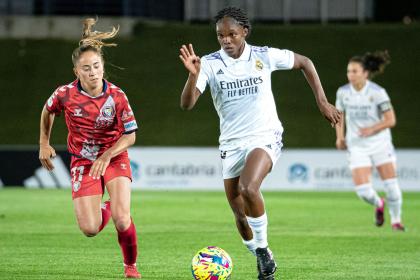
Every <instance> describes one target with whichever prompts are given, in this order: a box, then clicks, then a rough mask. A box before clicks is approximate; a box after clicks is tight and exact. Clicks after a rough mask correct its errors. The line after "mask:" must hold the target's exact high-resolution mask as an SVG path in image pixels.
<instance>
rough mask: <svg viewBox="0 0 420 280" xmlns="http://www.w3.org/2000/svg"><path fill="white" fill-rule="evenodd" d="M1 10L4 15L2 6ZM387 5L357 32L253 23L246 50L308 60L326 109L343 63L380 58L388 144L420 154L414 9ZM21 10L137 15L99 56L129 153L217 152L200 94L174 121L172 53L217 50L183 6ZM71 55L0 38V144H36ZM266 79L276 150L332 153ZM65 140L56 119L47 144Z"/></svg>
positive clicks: (350, 27)
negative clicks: (283, 52) (277, 123)
mask: <svg viewBox="0 0 420 280" xmlns="http://www.w3.org/2000/svg"><path fill="white" fill-rule="evenodd" d="M3 2H4V1H3ZM5 2H6V3H9V6H7V5H6V8H9V12H11V13H12V12H13V11H11V10H10V9H11V7H12V6H11V4H10V3H11V2H12V1H5ZM391 2H392V1H373V3H374V5H375V6H374V9H373V11H374V14H373V17H372V18H369V19H367V24H359V23H357V22H355V20H353V21H351V20H350V21H341V22H332V23H330V24H320V23H319V22H310V23H308V22H305V21H296V22H293V23H292V24H288V25H284V24H282V23H281V22H278V23H274V22H272V21H269V22H267V21H255V22H254V30H253V32H252V35H251V37H250V39H249V40H248V42H249V43H251V44H254V45H265V44H269V45H271V46H275V47H278V48H289V49H291V50H293V51H295V52H298V53H302V54H304V55H306V56H308V57H310V58H311V59H312V60H313V61H314V63H315V65H316V67H317V69H318V72H319V75H320V77H321V80H322V82H323V85H324V88H325V90H326V93H327V96H328V98H329V100H330V101H331V102H334V101H335V92H336V89H337V88H338V87H339V86H340V85H342V84H344V83H346V82H347V81H346V63H347V60H348V58H349V57H351V56H352V55H355V54H363V53H365V52H366V51H375V50H382V49H387V50H388V51H389V53H390V55H391V64H390V65H389V66H388V67H387V69H386V71H385V74H384V75H380V76H378V77H377V78H376V79H375V81H377V82H378V83H379V84H381V85H382V86H384V87H385V88H386V89H387V90H388V93H389V95H390V97H391V99H392V102H393V105H394V107H395V110H396V115H397V120H398V125H397V126H396V127H395V128H394V129H393V136H394V143H395V145H396V147H399V148H407V147H420V140H419V138H418V135H420V125H419V120H420V110H419V109H418V108H419V104H420V94H419V89H420V79H418V73H420V63H419V62H420V51H419V50H420V36H419V34H420V24H419V23H418V22H417V21H418V17H419V10H420V9H419V3H420V2H419V1H408V0H405V1H398V5H397V8H396V7H395V6H394V5H391V4H389V3H391ZM127 7H128V8H127ZM31 11H32V12H33V13H34V14H35V15H36V16H41V15H42V16H44V15H48V14H49V15H66V16H71V15H75V14H78V15H98V16H99V17H101V16H109V15H111V16H123V15H126V14H128V15H129V16H135V17H136V16H138V17H139V21H138V23H137V24H136V26H135V27H134V36H132V37H131V38H120V39H118V41H117V42H118V43H119V46H118V47H117V48H115V49H108V50H106V60H107V62H108V64H107V67H106V70H107V73H108V78H109V79H110V80H111V81H112V82H115V83H116V84H118V85H120V86H121V87H122V88H123V89H124V90H125V91H126V92H127V94H128V96H129V98H130V102H131V104H132V106H133V107H134V108H135V112H136V117H137V119H138V121H139V123H140V126H141V128H140V132H139V138H138V141H137V145H142V146H160V145H164V146H216V145H217V144H218V143H217V137H218V119H217V116H216V113H215V111H214V108H213V105H212V101H211V97H210V95H209V94H208V92H207V93H206V94H205V95H204V96H203V97H202V98H200V99H201V100H200V102H199V103H198V106H197V107H196V108H195V109H194V110H193V112H191V113H188V114H186V113H184V112H182V111H181V109H180V108H179V105H178V104H179V95H180V92H181V90H182V88H183V85H184V81H185V78H186V76H187V73H186V71H185V70H184V69H183V66H182V64H181V63H180V61H179V58H178V52H179V47H180V45H181V44H183V43H189V42H191V43H193V44H194V46H195V48H196V51H197V53H198V54H199V55H203V54H206V53H209V52H212V51H214V50H216V49H218V44H217V41H216V36H215V32H214V26H213V25H212V24H210V23H209V22H200V23H196V24H184V23H181V22H180V19H181V18H182V17H183V11H184V9H183V1H181V0H176V1H175V0H173V1H115V0H113V1H41V0H37V1H34V6H33V9H32V10H31ZM3 12H7V9H5V10H4V9H3ZM17 12H19V11H17ZM9 16H13V15H9ZM151 19H153V20H151ZM162 19H165V21H162ZM407 20H408V21H407ZM5 22H7V21H5ZM404 22H405V23H404ZM407 23H409V24H407ZM74 28H79V27H78V26H75V27H74ZM76 46H77V39H74V40H64V39H63V40H60V39H44V40H40V39H12V38H1V39H0V48H1V52H0V61H1V67H0V77H1V82H0V116H1V130H0V144H1V145H19V144H25V145H31V144H37V142H38V133H39V115H40V112H41V109H42V106H43V103H44V101H45V100H46V99H47V98H48V97H49V95H50V94H51V93H52V92H53V91H54V90H55V88H56V87H57V86H58V85H61V84H65V83H67V82H70V81H72V80H73V79H74V75H73V72H72V64H71V59H70V54H71V52H72V50H73V49H74V48H75V47H76ZM120 68H123V69H122V70H121V69H120ZM272 80H273V91H274V95H275V98H276V102H277V108H278V112H279V116H280V119H281V120H282V122H283V124H284V126H285V134H284V142H285V147H325V148H327V147H328V148H333V147H334V142H335V132H334V130H332V129H331V127H330V126H329V124H328V123H327V122H326V121H325V120H323V119H322V117H321V116H320V114H319V112H318V111H317V108H316V105H315V102H314V98H313V96H312V93H311V91H310V89H309V87H308V85H307V84H306V82H305V80H304V78H303V75H301V73H299V72H298V71H283V72H275V73H274V74H273V77H272ZM65 136H66V129H65V125H64V121H62V120H61V119H58V120H57V121H56V123H55V128H54V131H53V135H52V141H51V142H52V143H55V144H63V145H64V144H65V141H66V137H65Z"/></svg>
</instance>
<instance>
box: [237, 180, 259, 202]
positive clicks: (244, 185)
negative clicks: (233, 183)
mask: <svg viewBox="0 0 420 280" xmlns="http://www.w3.org/2000/svg"><path fill="white" fill-rule="evenodd" d="M239 192H240V193H241V195H242V197H244V198H245V199H247V200H248V199H252V198H253V197H255V196H256V195H258V193H259V189H258V183H257V182H254V181H249V182H239Z"/></svg>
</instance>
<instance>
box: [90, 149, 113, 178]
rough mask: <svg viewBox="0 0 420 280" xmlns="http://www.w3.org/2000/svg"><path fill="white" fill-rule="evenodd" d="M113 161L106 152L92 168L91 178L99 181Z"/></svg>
mask: <svg viewBox="0 0 420 280" xmlns="http://www.w3.org/2000/svg"><path fill="white" fill-rule="evenodd" d="M110 161H111V157H110V156H109V155H108V154H107V153H106V152H105V153H103V154H102V155H101V156H100V157H99V158H97V159H96V160H95V161H94V162H93V164H92V167H91V168H90V171H89V176H91V177H92V178H93V179H99V178H101V176H104V175H105V171H106V168H107V167H108V165H109V162H110Z"/></svg>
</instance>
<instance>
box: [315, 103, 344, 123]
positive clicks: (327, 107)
mask: <svg viewBox="0 0 420 280" xmlns="http://www.w3.org/2000/svg"><path fill="white" fill-rule="evenodd" d="M319 109H320V110H321V113H322V115H323V116H324V117H325V118H326V119H327V120H328V121H329V122H330V123H331V126H332V127H335V126H336V125H337V124H339V122H340V120H341V118H342V113H341V112H340V111H338V110H337V108H335V107H334V105H331V104H330V103H328V102H327V103H325V104H322V105H321V106H320V107H319Z"/></svg>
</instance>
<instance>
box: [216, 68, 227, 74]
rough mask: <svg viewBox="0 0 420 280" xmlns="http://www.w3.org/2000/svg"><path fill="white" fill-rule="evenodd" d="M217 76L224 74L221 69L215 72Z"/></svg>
mask: <svg viewBox="0 0 420 280" xmlns="http://www.w3.org/2000/svg"><path fill="white" fill-rule="evenodd" d="M216 74H217V75H222V74H225V73H224V72H223V70H222V69H219V71H217V73H216Z"/></svg>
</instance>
